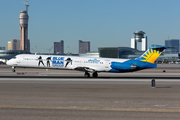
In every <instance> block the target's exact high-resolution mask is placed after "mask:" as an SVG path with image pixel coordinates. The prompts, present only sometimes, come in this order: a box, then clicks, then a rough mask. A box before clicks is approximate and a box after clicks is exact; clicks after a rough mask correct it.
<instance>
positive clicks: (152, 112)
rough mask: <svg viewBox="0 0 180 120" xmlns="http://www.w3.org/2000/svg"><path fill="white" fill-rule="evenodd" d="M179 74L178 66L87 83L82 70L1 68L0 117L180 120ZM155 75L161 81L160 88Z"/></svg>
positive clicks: (103, 75) (104, 75) (102, 75)
mask: <svg viewBox="0 0 180 120" xmlns="http://www.w3.org/2000/svg"><path fill="white" fill-rule="evenodd" d="M163 70H166V72H163ZM179 72H180V70H179V68H178V67H177V65H176V66H174V65H162V66H160V67H159V68H157V69H151V70H145V71H140V72H135V73H123V74H117V73H116V74H109V73H100V74H99V76H100V78H88V79H85V78H83V77H82V75H83V74H84V73H82V72H78V71H58V70H48V71H46V70H41V69H23V68H17V73H12V72H11V68H10V67H7V66H0V119H2V120H10V119H13V120H31V119H33V120H42V119H43V120H59V119H60V120H76V119H77V120H132V119H133V120H152V119H154V120H162V119H163V120H175V119H177V120H179V119H180V79H179V77H180V75H179ZM20 73H24V74H20ZM54 76H56V77H54ZM141 76H143V77H141ZM174 76H175V77H174ZM123 77H124V78H123ZM138 77H139V78H138ZM150 77H156V78H158V79H155V80H156V86H155V87H151V80H152V79H151V78H150ZM167 77H168V78H167ZM162 78H163V79H162ZM165 78H166V79H165Z"/></svg>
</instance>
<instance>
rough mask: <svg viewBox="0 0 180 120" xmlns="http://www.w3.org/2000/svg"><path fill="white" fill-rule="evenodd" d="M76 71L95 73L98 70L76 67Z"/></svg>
mask: <svg viewBox="0 0 180 120" xmlns="http://www.w3.org/2000/svg"><path fill="white" fill-rule="evenodd" d="M74 70H79V71H85V72H95V71H96V70H95V69H93V68H90V67H81V66H79V67H76V68H74Z"/></svg>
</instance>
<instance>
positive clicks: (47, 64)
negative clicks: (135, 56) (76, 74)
mask: <svg viewBox="0 0 180 120" xmlns="http://www.w3.org/2000/svg"><path fill="white" fill-rule="evenodd" d="M40 56H41V59H39V58H40ZM48 58H50V59H48ZM127 60H128V59H113V58H90V57H75V56H58V55H31V54H21V55H17V56H16V57H15V58H13V59H11V60H9V61H8V62H7V64H8V65H11V66H13V67H33V68H46V69H72V70H84V69H86V70H87V71H89V72H90V71H91V70H92V71H97V72H108V71H110V70H111V69H112V68H111V62H120V63H122V62H124V61H127Z"/></svg>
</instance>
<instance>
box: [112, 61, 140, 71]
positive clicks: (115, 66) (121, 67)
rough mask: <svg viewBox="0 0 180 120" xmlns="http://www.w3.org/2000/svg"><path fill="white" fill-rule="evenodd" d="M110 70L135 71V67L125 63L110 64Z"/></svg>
mask: <svg viewBox="0 0 180 120" xmlns="http://www.w3.org/2000/svg"><path fill="white" fill-rule="evenodd" d="M111 68H113V69H116V70H135V69H136V68H137V66H136V65H133V64H127V63H120V62H111Z"/></svg>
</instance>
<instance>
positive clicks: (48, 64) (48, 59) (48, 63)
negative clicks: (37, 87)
mask: <svg viewBox="0 0 180 120" xmlns="http://www.w3.org/2000/svg"><path fill="white" fill-rule="evenodd" d="M46 60H47V67H50V61H51V57H47V58H46Z"/></svg>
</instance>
